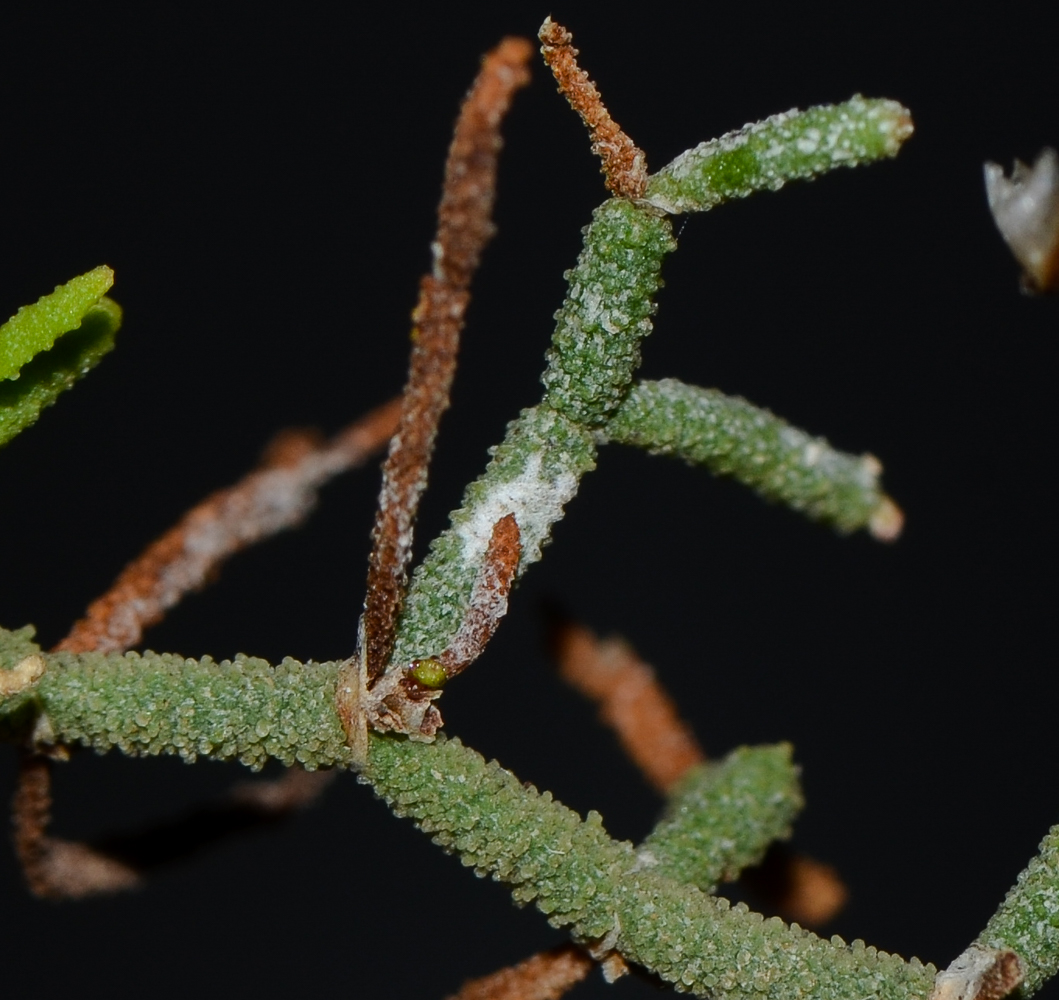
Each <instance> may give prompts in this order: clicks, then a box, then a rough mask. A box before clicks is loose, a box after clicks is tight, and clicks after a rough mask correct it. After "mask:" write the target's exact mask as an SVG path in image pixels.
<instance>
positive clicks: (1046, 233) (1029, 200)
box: [985, 149, 1059, 292]
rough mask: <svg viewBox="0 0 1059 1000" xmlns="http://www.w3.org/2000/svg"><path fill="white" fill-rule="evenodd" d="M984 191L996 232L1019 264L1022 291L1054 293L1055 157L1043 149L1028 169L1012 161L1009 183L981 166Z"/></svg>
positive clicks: (1057, 254) (1058, 219) (1058, 208)
mask: <svg viewBox="0 0 1059 1000" xmlns="http://www.w3.org/2000/svg"><path fill="white" fill-rule="evenodd" d="M985 190H986V196H987V197H988V199H989V210H990V211H991V212H992V213H993V219H994V221H995V222H996V225H997V229H999V230H1000V235H1001V236H1003V237H1004V242H1005V243H1007V245H1008V246H1009V247H1010V248H1011V252H1012V253H1013V254H1014V255H1015V259H1016V260H1017V261H1018V262H1019V264H1021V265H1022V268H1023V283H1024V287H1025V288H1026V289H1027V290H1028V291H1032V292H1049V291H1056V290H1057V289H1059V154H1057V153H1056V151H1055V150H1054V149H1045V150H1043V151H1042V152H1041V154H1040V155H1039V156H1038V157H1037V160H1036V162H1035V163H1034V164H1033V166H1032V167H1027V166H1026V164H1025V163H1022V162H1021V161H1020V160H1016V161H1015V167H1014V169H1013V170H1012V171H1011V177H1010V179H1009V178H1007V177H1005V176H1004V171H1003V169H1002V168H1001V167H1000V166H999V164H996V163H987V164H986V165H985Z"/></svg>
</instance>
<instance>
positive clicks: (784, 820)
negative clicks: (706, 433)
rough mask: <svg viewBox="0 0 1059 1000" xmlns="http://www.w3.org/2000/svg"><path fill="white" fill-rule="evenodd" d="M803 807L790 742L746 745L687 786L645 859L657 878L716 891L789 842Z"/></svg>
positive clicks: (680, 788)
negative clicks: (777, 844) (779, 842)
mask: <svg viewBox="0 0 1059 1000" xmlns="http://www.w3.org/2000/svg"><path fill="white" fill-rule="evenodd" d="M803 805H804V800H803V799H802V792H801V787H800V786H799V783H798V768H797V767H795V766H794V764H793V762H792V761H791V746H790V744H789V743H780V744H779V745H778V746H771V747H768V746H766V747H740V748H739V749H738V750H734V751H732V753H730V754H729V755H728V756H727V757H725V758H724V760H722V761H720V762H719V763H716V764H700V765H699V766H698V767H696V768H693V769H692V770H691V771H690V772H689V773H688V774H687V775H686V776H685V777H684V778H683V779H682V780H681V781H680V783H679V784H678V785H677V787H676V788H675V789H674V791H673V792H672V794H671V795H670V798H669V802H668V804H667V806H666V813H665V816H664V817H663V818H662V820H661V822H660V823H659V824H658V825H657V826H656V827H655V828H654V830H653V831H652V832H651V835H650V836H649V837H648V838H647V839H646V840H645V841H644V842H643V844H641V845H640V848H639V851H638V853H639V856H640V858H641V859H642V860H643V859H649V863H650V864H651V865H654V866H656V867H654V868H653V870H654V871H655V873H656V874H659V875H665V876H666V877H667V878H672V879H675V880H676V881H677V882H684V883H687V884H688V885H696V886H698V887H699V888H700V889H702V890H703V892H713V891H714V890H715V889H716V887H717V884H718V883H719V882H732V881H734V880H735V879H736V878H738V876H739V873H740V872H741V871H742V870H743V869H744V868H748V867H750V866H751V865H756V864H758V863H759V862H760V861H761V859H762V858H763V857H764V855H765V851H766V850H767V848H768V846H769V845H770V844H771V843H773V841H776V840H786V839H787V838H788V837H789V836H790V834H791V823H792V821H793V820H794V817H795V816H796V815H797V813H798V812H799V811H800V810H801V808H802V806H803Z"/></svg>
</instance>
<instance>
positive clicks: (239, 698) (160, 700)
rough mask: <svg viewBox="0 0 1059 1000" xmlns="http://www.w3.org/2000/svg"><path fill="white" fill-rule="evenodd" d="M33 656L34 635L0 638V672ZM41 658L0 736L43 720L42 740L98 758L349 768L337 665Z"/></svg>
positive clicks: (6, 709)
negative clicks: (166, 757)
mask: <svg viewBox="0 0 1059 1000" xmlns="http://www.w3.org/2000/svg"><path fill="white" fill-rule="evenodd" d="M33 653H39V649H38V648H37V646H36V645H35V644H34V643H33V642H32V630H31V629H29V630H27V629H20V630H18V631H17V632H5V631H3V630H0V668H8V669H10V668H11V667H13V666H14V665H15V664H16V663H17V662H19V661H20V660H21V659H23V658H24V657H26V656H29V655H31V654H33ZM44 659H45V662H46V664H47V667H46V669H45V671H44V674H43V676H42V677H41V678H40V680H39V681H38V682H37V683H36V684H35V685H34V686H33V687H32V688H31V689H29V690H27V691H24V692H23V693H21V694H18V695H15V696H14V697H13V698H9V699H7V700H6V701H3V702H0V737H7V738H11V737H17V736H18V735H20V734H19V727H21V726H24V725H25V723H26V721H27V717H32V715H33V714H34V713H35V712H39V713H40V716H39V719H38V720H37V721H36V722H35V723H33V725H34V730H33V732H34V736H35V738H36V739H41V740H44V741H45V742H47V741H50V740H56V741H58V742H62V743H80V744H82V745H84V746H89V747H93V748H95V749H96V750H98V751H100V752H105V751H107V750H112V749H119V750H122V751H124V752H125V753H127V754H130V755H134V756H145V755H156V754H177V755H179V756H181V757H183V758H184V760H187V761H193V760H195V759H196V758H197V757H199V756H203V757H211V758H213V759H215V760H238V761H241V762H242V763H244V764H247V765H249V766H250V767H252V768H255V769H257V768H260V767H262V766H263V765H264V764H265V762H266V761H267V760H268V759H269V758H275V759H276V760H279V761H281V762H282V763H284V764H288V765H290V764H294V763H299V764H302V765H303V766H304V767H305V768H306V769H308V770H314V769H316V768H318V767H331V766H334V765H336V764H337V765H345V764H347V763H348V762H349V760H350V751H349V748H348V747H347V746H346V735H345V731H344V730H343V729H342V725H341V723H340V722H339V720H338V716H337V714H336V712H335V705H334V694H335V676H336V674H337V672H338V664H335V663H311V662H310V663H298V662H297V661H295V660H291V659H286V660H284V661H283V662H282V663H279V664H276V665H275V666H272V665H270V664H269V663H267V662H266V661H265V660H261V659H256V658H254V657H249V656H236V657H235V658H234V660H225V661H223V662H221V663H215V662H214V661H213V660H211V659H210V658H209V657H204V658H203V659H201V660H191V659H185V658H184V657H182V656H177V655H174V654H172V653H163V654H158V653H150V652H148V653H144V654H143V655H140V654H138V653H125V654H122V653H110V654H103V653H81V654H76V653H48V654H44ZM22 735H25V734H22Z"/></svg>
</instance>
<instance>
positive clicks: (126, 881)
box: [14, 752, 140, 899]
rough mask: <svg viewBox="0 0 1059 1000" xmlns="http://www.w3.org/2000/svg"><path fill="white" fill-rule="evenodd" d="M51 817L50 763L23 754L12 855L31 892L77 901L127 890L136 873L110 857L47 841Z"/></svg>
mask: <svg viewBox="0 0 1059 1000" xmlns="http://www.w3.org/2000/svg"><path fill="white" fill-rule="evenodd" d="M50 818H51V761H49V760H48V759H47V758H45V757H41V756H38V755H36V754H33V753H29V752H27V753H24V754H23V755H22V759H21V762H20V765H19V773H18V787H17V788H16V790H15V799H14V827H15V853H16V855H17V856H18V859H19V861H20V862H21V864H22V871H23V873H24V875H25V877H26V882H27V884H28V885H29V888H30V891H31V892H33V894H34V895H36V896H40V897H42V898H44V899H79V898H81V897H83V896H89V895H93V894H95V893H100V892H117V891H119V890H121V889H131V888H133V887H134V886H136V885H138V884H139V883H140V876H139V874H138V873H137V872H136V871H135V870H134V869H132V868H130V867H128V866H127V865H124V864H122V863H121V862H120V861H117V860H115V859H114V858H110V857H107V856H106V855H105V854H101V853H100V852H98V851H95V850H93V849H92V848H91V847H89V846H88V845H86V844H79V843H75V842H71V841H67V840H60V839H59V838H57V837H50V836H48V821H49V819H50Z"/></svg>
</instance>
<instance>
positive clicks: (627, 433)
mask: <svg viewBox="0 0 1059 1000" xmlns="http://www.w3.org/2000/svg"><path fill="white" fill-rule="evenodd" d="M599 440H600V441H601V442H606V441H613V442H617V443H620V444H627V445H633V446H634V447H637V448H643V449H645V450H646V451H648V452H650V453H651V454H652V455H672V456H673V457H675V458H681V459H683V460H684V461H685V462H690V463H691V464H693V465H703V466H705V467H706V468H707V469H709V470H710V471H711V472H713V473H714V474H716V475H721V476H731V477H732V478H733V479H735V480H737V481H738V482H740V483H743V484H744V485H746V486H749V487H750V488H751V489H753V490H754V491H755V492H756V493H758V494H759V495H760V496H762V497H764V498H766V499H767V500H771V501H774V502H778V503H782V504H785V505H786V506H788V507H790V508H791V509H793V510H796V511H799V512H800V513H802V514H805V515H806V516H807V517H809V518H811V519H812V520H814V521H822V522H824V523H825V524H830V525H833V526H834V527H836V528H837V529H838V530H839V531H842V532H849V531H855V530H857V529H858V528H869V529H871V530H877V529H878V528H879V527H880V525H881V524H882V523H883V522H885V518H886V516H887V514H888V512H889V511H890V510H891V509H895V508H893V503H892V501H890V500H889V499H888V498H887V496H886V494H885V493H883V491H882V488H881V486H880V484H879V473H880V472H881V471H882V466H881V465H880V464H879V462H878V460H877V459H876V458H875V457H874V456H872V455H850V454H847V453H846V452H842V451H837V450H836V449H834V448H832V447H831V445H830V444H828V442H827V441H826V440H825V439H824V438H820V437H812V436H811V435H809V434H807V433H806V432H805V431H803V430H799V429H798V428H797V427H792V426H791V425H790V424H788V423H787V422H786V421H785V420H781V419H780V418H779V417H777V416H775V415H774V414H772V413H770V412H769V411H768V410H765V409H762V408H761V407H758V406H754V404H753V403H748V402H747V401H746V400H745V399H741V398H739V397H735V396H726V395H725V394H724V393H723V392H719V391H718V390H716V389H700V388H698V387H697V386H691V385H686V384H685V383H683V382H680V381H677V380H676V379H663V380H662V381H660V382H640V383H638V384H637V385H636V386H635V387H634V388H633V389H632V390H631V391H630V392H629V394H628V395H627V396H626V397H625V400H624V402H623V403H622V405H621V407H620V408H619V409H618V411H617V412H616V413H615V414H614V416H613V417H611V419H610V421H609V422H608V423H607V425H606V426H605V427H604V428H603V430H602V431H601V432H600V434H599Z"/></svg>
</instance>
